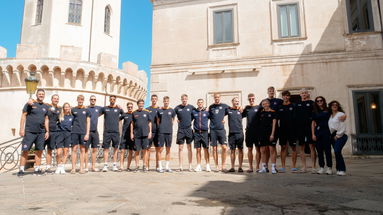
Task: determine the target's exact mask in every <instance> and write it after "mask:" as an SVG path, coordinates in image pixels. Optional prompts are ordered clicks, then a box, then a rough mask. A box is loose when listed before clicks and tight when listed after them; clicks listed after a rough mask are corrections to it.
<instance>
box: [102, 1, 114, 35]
mask: <svg viewBox="0 0 383 215" xmlns="http://www.w3.org/2000/svg"><path fill="white" fill-rule="evenodd" d="M111 15H112V11H111V9H110V6H106V7H105V20H104V33H105V34H108V35H110V17H111Z"/></svg>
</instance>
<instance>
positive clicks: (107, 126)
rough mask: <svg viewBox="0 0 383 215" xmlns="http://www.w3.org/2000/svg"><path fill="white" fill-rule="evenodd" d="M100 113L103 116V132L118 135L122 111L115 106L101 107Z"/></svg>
mask: <svg viewBox="0 0 383 215" xmlns="http://www.w3.org/2000/svg"><path fill="white" fill-rule="evenodd" d="M101 113H102V114H104V132H108V133H119V126H118V125H119V122H120V116H121V115H122V114H123V113H124V111H123V110H122V109H120V108H118V107H117V106H115V107H110V106H106V107H103V108H102V110H101Z"/></svg>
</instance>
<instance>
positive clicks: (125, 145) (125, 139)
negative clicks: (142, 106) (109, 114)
mask: <svg viewBox="0 0 383 215" xmlns="http://www.w3.org/2000/svg"><path fill="white" fill-rule="evenodd" d="M120 120H124V123H123V124H122V135H121V142H120V149H128V150H134V141H133V140H132V138H131V136H130V127H131V125H132V120H133V114H132V113H129V112H126V113H123V114H122V115H121V116H120Z"/></svg>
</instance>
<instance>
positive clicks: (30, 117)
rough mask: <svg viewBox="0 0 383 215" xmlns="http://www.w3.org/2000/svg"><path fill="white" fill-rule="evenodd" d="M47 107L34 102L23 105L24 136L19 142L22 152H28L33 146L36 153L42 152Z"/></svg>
mask: <svg viewBox="0 0 383 215" xmlns="http://www.w3.org/2000/svg"><path fill="white" fill-rule="evenodd" d="M48 109H49V106H48V105H46V104H44V103H38V102H34V103H33V104H32V105H29V104H25V105H24V108H23V113H27V116H26V121H25V135H24V138H23V140H22V142H21V145H22V151H29V150H30V149H31V147H32V145H33V144H35V148H36V150H38V151H42V150H44V142H45V117H46V116H48Z"/></svg>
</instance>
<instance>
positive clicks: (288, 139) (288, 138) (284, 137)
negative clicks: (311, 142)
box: [279, 129, 297, 147]
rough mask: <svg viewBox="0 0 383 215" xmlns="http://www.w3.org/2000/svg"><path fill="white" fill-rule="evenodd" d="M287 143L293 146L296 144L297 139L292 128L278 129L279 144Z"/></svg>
mask: <svg viewBox="0 0 383 215" xmlns="http://www.w3.org/2000/svg"><path fill="white" fill-rule="evenodd" d="M287 143H288V144H289V145H290V146H291V147H294V146H296V145H297V140H296V138H295V135H294V133H293V131H292V130H290V129H286V130H285V129H280V130H279V145H281V146H285V145H287Z"/></svg>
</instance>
